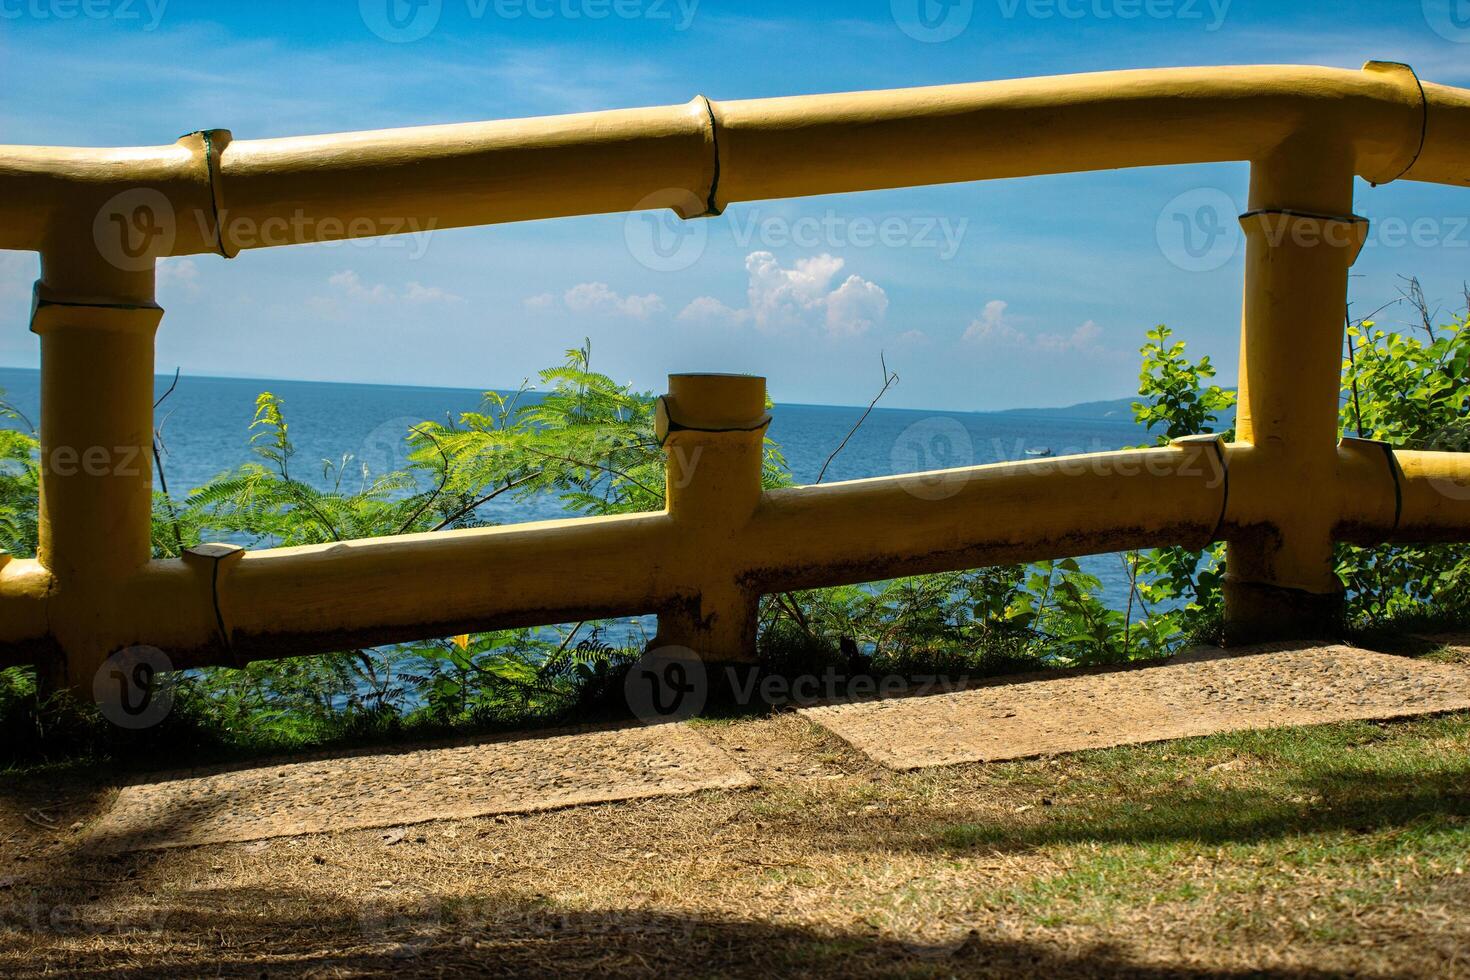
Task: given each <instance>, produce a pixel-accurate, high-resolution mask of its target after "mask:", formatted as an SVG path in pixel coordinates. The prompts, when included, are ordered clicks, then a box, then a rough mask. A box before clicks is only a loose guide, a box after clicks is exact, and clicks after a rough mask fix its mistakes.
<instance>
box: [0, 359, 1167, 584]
mask: <svg viewBox="0 0 1470 980" xmlns="http://www.w3.org/2000/svg"><path fill="white" fill-rule="evenodd" d="M172 380H173V379H172V378H167V377H160V378H159V379H158V382H157V391H158V394H159V395H162V394H163V392H164V391H165V390H167V388H168V386H169V384H170V383H171V382H172ZM0 389H4V390H5V392H6V399H7V400H8V401H10V402H11V403H12V404H14V405H15V406H16V407H17V408H19V409H20V410H21V411H22V412H25V413H26V414H27V415H29V416H30V417H31V419H32V420H34V419H36V418H37V413H38V405H39V395H40V391H39V376H38V374H37V372H35V371H28V370H20V369H14V368H0ZM262 391H271V392H274V393H275V394H276V395H278V396H280V397H281V398H282V399H283V400H284V406H285V412H286V417H287V421H288V422H289V424H290V426H291V437H292V441H293V442H294V443H295V445H296V449H297V455H296V457H295V459H294V461H293V466H294V467H295V471H294V473H293V475H295V476H297V477H299V478H301V479H307V480H311V481H312V482H316V483H321V482H322V480H323V466H322V461H323V460H334V461H335V460H340V459H341V457H342V456H343V454H351V455H352V456H353V457H355V458H356V460H359V461H361V462H362V463H365V464H366V465H367V466H368V467H369V468H370V469H371V471H372V472H374V473H382V472H385V471H387V470H389V469H394V468H398V467H401V466H403V465H404V464H405V462H406V453H405V448H406V447H405V444H404V442H403V436H404V434H405V433H406V432H407V431H408V429H409V427H410V426H412V425H414V424H415V423H418V422H421V421H423V420H425V419H438V420H443V419H445V418H446V417H452V416H455V415H457V414H459V413H461V412H466V411H473V410H475V409H477V408H479V407H480V405H481V397H482V393H481V392H479V391H471V390H463V389H452V388H408V387H390V386H382V385H348V384H327V383H315V382H302V381H261V380H250V379H236V378H201V377H184V378H181V379H180V381H179V384H178V387H177V389H176V390H175V391H174V393H173V394H172V395H171V396H170V397H169V398H168V399H167V401H166V402H165V403H164V404H163V406H162V408H161V409H160V411H159V413H158V414H159V423H160V424H161V425H162V428H163V435H164V443H165V445H166V447H167V455H166V456H165V457H164V472H165V476H166V477H167V480H168V484H169V488H170V490H171V491H173V492H175V493H178V492H180V491H187V490H190V489H193V488H194V487H197V486H199V485H201V484H203V483H205V482H207V481H208V480H209V479H211V478H212V477H214V476H217V475H219V474H221V473H224V472H227V471H229V470H230V469H232V468H233V467H235V466H238V465H239V464H240V463H244V462H247V461H249V460H250V459H252V458H253V457H252V453H251V451H250V444H249V439H250V433H249V425H250V422H251V420H252V418H253V417H254V414H255V398H256V396H257V395H258V394H259V393H260V392H262ZM1059 400H1063V399H1059ZM862 413H863V409H862V408H846V407H833V406H821V405H778V406H777V407H776V409H775V412H774V421H773V422H772V425H771V437H772V438H773V439H775V440H776V441H777V442H778V443H780V445H781V448H782V450H783V451H784V452H785V454H786V460H787V463H788V464H789V465H790V467H791V469H792V472H793V474H794V475H795V477H796V480H797V482H798V483H811V482H813V481H815V480H816V478H817V474H818V473H819V472H820V470H821V468H822V466H823V464H824V463H825V462H826V460H827V458H828V456H829V455H831V453H832V452H833V451H834V450H835V449H836V448H837V447H838V445H840V444H841V442H842V440H843V438H844V437H845V436H846V435H847V434H848V432H849V430H851V429H852V426H853V425H854V424H855V423H856V422H857V420H858V419H859V417H861V415H862ZM1148 441H1150V439H1149V437H1148V436H1147V435H1146V434H1145V433H1144V432H1143V431H1142V430H1141V429H1140V428H1139V427H1137V426H1136V425H1135V424H1134V423H1133V422H1132V421H1131V419H1127V418H1126V417H1119V418H1108V419H1101V420H1090V419H1065V418H1056V417H1052V416H1025V415H1020V414H1011V413H978V412H977V413H963V412H927V411H919V410H911V409H886V408H877V409H874V410H873V412H872V414H870V415H869V416H868V418H867V420H866V421H865V422H864V423H863V425H862V427H861V428H860V429H859V430H858V431H857V432H856V433H855V434H854V435H853V436H852V438H851V439H850V440H849V442H848V443H847V446H846V448H844V449H843V451H842V453H841V454H840V455H839V456H838V457H837V458H836V459H835V460H834V461H833V462H832V464H831V465H830V467H829V468H828V470H827V473H826V476H825V478H824V482H828V483H831V482H834V481H837V480H851V479H860V478H863V477H872V476H888V475H891V474H896V473H911V472H916V471H920V470H926V469H936V468H942V467H949V466H966V465H972V464H979V463H993V462H1002V461H1006V460H1015V459H1022V458H1025V453H1026V450H1027V449H1032V448H1043V447H1044V448H1049V449H1051V450H1053V451H1054V452H1055V453H1056V454H1057V455H1063V454H1066V453H1079V452H1097V451H1102V450H1108V449H1120V448H1123V447H1125V446H1130V445H1138V444H1140V443H1144V442H1148ZM354 470H356V464H354ZM481 516H482V517H483V518H485V519H487V520H493V521H495V522H497V523H514V522H520V521H530V520H542V519H547V518H553V517H558V516H562V511H561V509H560V507H559V505H558V503H557V502H556V501H555V500H553V499H540V500H533V501H524V502H523V501H511V500H509V499H508V496H507V497H501V498H499V499H498V500H497V501H495V502H494V503H493V504H492V505H490V506H489V507H486V508H485V509H483V510H482V512H481ZM1083 564H1084V567H1085V568H1086V569H1087V570H1088V571H1089V572H1091V573H1092V574H1094V575H1097V576H1098V577H1099V578H1101V579H1102V580H1103V582H1104V584H1105V587H1106V595H1105V598H1107V599H1108V600H1109V601H1114V602H1121V601H1122V600H1123V599H1124V598H1125V596H1126V591H1125V590H1126V584H1125V583H1126V580H1125V579H1124V577H1123V574H1122V567H1121V564H1120V563H1119V561H1118V559H1117V558H1116V557H1115V556H1099V557H1095V558H1092V559H1088V560H1086V561H1085V562H1084V563H1083Z"/></svg>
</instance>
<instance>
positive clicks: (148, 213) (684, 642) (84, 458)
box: [0, 62, 1470, 689]
mask: <svg viewBox="0 0 1470 980" xmlns="http://www.w3.org/2000/svg"><path fill="white" fill-rule="evenodd" d="M1218 161H1248V162H1249V163H1250V164H1251V186H1250V203H1249V211H1248V213H1247V214H1246V215H1244V216H1242V225H1243V227H1244V230H1245V234H1246V241H1247V257H1246V267H1247V268H1246V287H1245V309H1244V316H1243V329H1242V346H1241V352H1242V356H1241V365H1240V374H1241V405H1240V412H1239V425H1238V433H1239V435H1238V441H1237V442H1235V443H1233V444H1230V445H1224V444H1223V443H1220V442H1218V441H1216V440H1214V439H1213V438H1198V439H1189V440H1181V441H1179V442H1177V443H1176V444H1174V445H1172V446H1168V447H1163V448H1158V449H1148V450H1137V451H1125V452H1116V453H1103V454H1096V455H1091V456H1081V457H1067V458H1062V459H1048V460H1040V461H1032V462H1026V463H1013V464H999V465H994V466H980V467H972V468H967V469H962V470H953V471H944V472H940V473H931V474H923V475H920V476H907V477H890V478H883V479H875V480H861V481H855V482H850V483H839V484H832V485H827V486H820V487H799V488H794V489H787V490H778V491H771V492H766V493H762V491H761V488H760V457H761V439H762V435H763V433H764V429H765V426H766V424H767V422H768V421H769V419H768V416H767V415H766V414H765V396H766V392H765V383H764V380H763V379H760V378H751V377H733V376H723V375H672V376H671V377H670V390H669V394H668V395H667V396H666V397H665V398H664V399H663V400H662V401H661V403H660V424H659V430H660V436H661V438H663V439H664V440H665V446H666V449H667V450H668V456H669V474H668V476H669V494H668V496H669V500H668V508H667V510H666V511H665V512H663V513H656V514H644V515H636V516H629V517H613V518H592V519H585V520H566V521H554V522H549V523H539V524H527V525H520V526H513V527H499V528H490V529H483V530H468V531H453V532H444V533H438V534H421V535H408V536H403V537H395V538H383V539H373V540H366V541H351V542H345V543H340V544H331V545H319V546H312V547H304V548H284V549H274V550H265V551H253V552H244V551H241V550H240V549H236V548H231V547H227V546H204V547H201V548H197V549H194V550H193V551H191V552H190V553H189V554H188V555H186V556H185V557H184V558H183V559H180V560H169V561H160V560H155V559H153V558H152V557H151V547H150V536H149V520H150V512H151V499H152V476H151V470H150V466H149V453H148V448H149V446H150V445H151V433H152V404H151V396H152V383H153V338H154V333H155V331H156V329H157V327H158V325H159V322H160V320H161V317H162V310H161V309H159V307H158V306H157V304H156V302H155V301H154V263H155V261H156V260H157V259H158V258H161V257H164V256H169V255H187V254H196V253H207V252H216V253H219V254H222V255H225V256H233V255H235V254H238V253H239V252H240V251H241V250H244V249H247V248H259V247H269V246H275V245H286V244H296V243H301V242H318V241H329V240H336V239H343V238H352V237H365V236H371V235H385V234H395V233H400V232H405V231H423V230H428V229H442V228H451V227H460V226H468V225H482V224H492V223H497V222H506V221H520V220H530V219H537V218H548V217H557V216H565V215H576V214H593V213H608V212H619V211H628V210H637V209H646V208H665V207H666V208H673V209H674V210H675V211H677V212H678V213H679V214H680V215H681V216H683V217H687V218H694V217H699V216H704V215H713V214H718V213H719V212H720V211H721V210H722V209H723V208H724V207H725V206H726V205H728V204H730V203H733V202H739V201H751V200H760V199H767V198H779V197H795V196H802V195H810V194H821V193H834V192H845V191H860V190H876V189H881V188H892V187H902V186H912V185H919V184H934V183H945V182H953V181H968V180H981V179H990V178H1001V177H1020V176H1028V175H1036V174H1049V173H1064V172H1082V171H1091V170H1102V169H1110V168H1118V167H1141V166H1156V165H1163V164H1190V163H1208V162H1218ZM1355 177H1363V178H1365V179H1367V180H1369V181H1371V182H1372V183H1374V184H1381V183H1386V182H1388V181H1392V180H1395V179H1408V180H1419V181H1428V182H1433V183H1441V184H1451V185H1457V186H1470V91H1466V90H1463V89H1457V88H1450V87H1446V86H1441V85H1435V84H1431V83H1427V82H1425V83H1421V82H1420V80H1419V79H1418V78H1417V77H1416V76H1415V74H1414V72H1413V71H1412V70H1411V69H1410V68H1408V67H1407V66H1404V65H1398V64H1390V63H1380V62H1370V63H1369V64H1368V65H1367V66H1366V67H1365V68H1364V69H1363V70H1362V71H1357V72H1354V71H1344V70H1338V69H1328V68H1314V67H1294V66H1257V67H1237V68H1185V69H1165V70H1152V71H1127V72H1108V73H1099V74H1088V75H1072V76H1061V77H1053V78H1034V79H1018V80H1010V81H997V82H984V83H977V84H971V85H951V86H940V87H933V88H919V89H905V90H894V91H884V92H859V93H849V94H844V95H825V96H803V97H797V98H783V99H762V100H753V101H741V102H712V101H710V100H708V99H705V98H703V97H700V98H696V99H695V100H694V101H693V102H691V103H689V104H687V105H683V106H669V107H662V108H652V109H637V110H619V111H612V112H599V113H588V114H581V115H569V116H558V117H551V118H544V119H525V120H511V121H503V122H491V123H472V124H465V125H452V126H432V127H425V128H420V129H402V130H389V131H382V132H368V133H351V134H341V135H335V136H318V137H298V138H290V139H270V140H248V141H247V140H234V139H232V137H231V135H230V134H229V133H228V132H227V131H224V130H207V131H201V132H196V133H193V134H191V135H189V136H185V137H184V138H182V139H180V140H179V141H178V142H177V143H175V144H172V145H170V146H162V147H146V148H133V149H116V150H102V149H75V148H55V147H17V146H0V248H7V249H29V250H35V251H39V252H40V253H41V259H42V275H41V280H40V281H39V282H38V283H37V285H36V298H35V305H34V309H33V317H32V329H33V330H34V331H35V332H36V333H37V334H39V335H40V337H41V356H42V411H41V440H42V454H43V465H42V484H41V538H40V553H39V555H38V557H37V559H36V560H9V559H7V558H6V557H5V556H3V555H0V664H6V663H36V664H38V665H39V666H40V667H41V668H42V669H43V670H45V671H46V672H48V673H49V674H51V675H52V676H53V677H54V678H55V680H56V681H58V682H59V683H63V684H66V685H69V686H72V687H76V688H84V689H85V688H90V682H91V678H92V675H93V673H94V672H95V671H96V670H97V668H98V666H99V665H100V664H101V663H102V662H103V661H104V660H105V659H106V658H107V657H108V656H109V654H111V653H112V652H114V651H116V650H118V649H120V648H123V647H126V646H129V645H134V644H150V645H153V646H157V647H159V648H161V649H162V650H164V651H165V652H167V653H168V654H169V656H170V657H171V658H172V659H173V661H174V663H175V664H177V665H179V666H187V665H201V664H212V663H228V664H237V663H242V662H245V661H248V660H252V659H264V658H276V657H284V656H291V655H296V654H309V653H317V652H325V651H329V650H333V649H340V648H341V647H343V646H344V645H347V644H357V645H361V644H374V643H384V642H392V641H403V640H411V639H420V638H427V637H434V636H444V635H449V634H453V633H460V632H465V631H472V630H482V629H489V628H495V627H504V626H512V625H535V624H542V623H552V622H562V621H568V620H573V619H586V618H594V617H603V616H621V615H631V614H638V613H648V612H656V613H658V614H659V635H658V637H657V638H656V640H655V641H654V642H655V644H658V645H661V646H666V647H677V648H687V649H689V650H693V651H695V652H696V653H698V654H699V655H701V656H704V657H706V658H712V659H717V660H736V661H740V660H745V661H748V660H750V659H751V658H753V656H754V641H755V608H756V602H757V599H758V598H759V596H760V595H761V594H763V593H767V592H771V591H775V590H782V589H791V588H801V587H815V586H823V585H836V584H841V583H849V582H860V581H868V580H873V579H878V578H883V577H888V576H893V575H899V574H907V573H917V572H926V571H937V570H942V569H954V568H966V567H977V566H982V565H987V564H995V563H1002V562H1013V561H1025V560H1035V559H1043V558H1051V557H1063V556H1067V555H1077V554H1087V553H1095V552H1101V551H1108V550H1114V549H1124V548H1142V547H1152V546H1162V545H1167V544H1188V545H1194V546H1202V545H1203V544H1205V543H1207V542H1210V541H1214V540H1221V539H1223V540H1226V541H1227V542H1229V546H1230V562H1229V579H1228V581H1227V584H1226V601H1227V620H1228V630H1229V633H1230V635H1231V636H1232V637H1233V638H1237V639H1246V638H1261V637H1276V636H1289V635H1303V634H1313V633H1321V632H1323V631H1325V630H1330V629H1331V628H1332V624H1333V622H1334V618H1335V617H1336V616H1337V614H1338V613H1339V611H1340V608H1341V602H1342V595H1341V588H1340V585H1339V584H1338V582H1337V579H1336V578H1335V576H1334V575H1333V572H1332V545H1333V543H1334V542H1336V541H1352V542H1356V543H1373V542H1384V541H1426V540H1434V541H1448V540H1467V539H1470V455H1464V454H1451V453H1434V452H1414V451H1409V450H1404V449H1394V448H1392V447H1385V446H1381V445H1379V444H1375V443H1367V442H1364V441H1362V440H1352V439H1347V440H1339V438H1338V435H1337V393H1338V377H1339V371H1340V367H1341V348H1342V339H1343V338H1342V330H1343V309H1344V304H1345V301H1346V292H1347V274H1348V268H1349V266H1350V265H1351V264H1352V262H1353V261H1354V260H1355V258H1356V256H1357V252H1358V250H1359V248H1360V247H1361V245H1362V242H1363V238H1364V235H1365V233H1366V222H1365V221H1364V220H1363V219H1361V218H1358V217H1356V216H1355V215H1354V214H1353V181H1354V178H1355Z"/></svg>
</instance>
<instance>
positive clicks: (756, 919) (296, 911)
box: [0, 714, 1470, 977]
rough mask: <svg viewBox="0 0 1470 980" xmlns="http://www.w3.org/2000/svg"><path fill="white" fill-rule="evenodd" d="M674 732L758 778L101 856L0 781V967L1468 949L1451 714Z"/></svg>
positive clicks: (779, 725)
mask: <svg viewBox="0 0 1470 980" xmlns="http://www.w3.org/2000/svg"><path fill="white" fill-rule="evenodd" d="M700 731H701V732H702V733H703V734H704V735H706V737H709V738H711V739H713V740H714V741H716V742H718V743H719V744H720V745H721V746H722V747H724V748H725V749H726V750H728V751H730V752H731V753H732V755H734V757H735V758H737V759H738V760H739V761H740V762H741V764H742V765H743V766H744V767H745V768H746V769H747V771H749V772H750V773H751V774H752V775H753V776H755V777H756V779H757V780H758V781H759V782H760V784H761V786H760V788H759V789H757V790H755V791H752V792H741V793H723V792H715V793H704V794H699V795H696V796H693V797H688V798H682V799H660V800H647V801H641V802H631V803H625V804H610V805H603V806H594V807H581V808H576V809H570V810H563V811H557V812H551V813H541V814H534V815H528V816H502V817H495V818H484V819H477V820H466V821H454V822H441V823H433V824H428V825H424V826H420V827H413V828H405V829H404V830H402V831H388V832H382V831H352V832H347V833H342V834H335V835H315V836H309V837H298V838H290V839H285V840H278V841H270V842H261V843H258V844H244V845H228V846H220V847H204V848H197V849H191V850H184V851H178V852H170V853H167V854H165V855H161V856H160V855H149V854H129V855H123V856H121V857H118V858H116V859H103V858H98V857H91V856H88V855H87V854H86V853H84V852H82V851H80V850H78V849H77V847H76V846H75V844H76V841H77V838H78V836H79V834H80V831H77V830H72V829H70V828H71V826H72V824H74V823H76V822H77V821H78V820H80V821H82V822H83V823H85V820H86V819H89V818H90V815H91V814H93V813H95V812H96V808H97V807H98V806H99V805H100V804H99V803H98V802H97V800H96V799H95V798H93V797H86V798H80V802H76V803H75V804H73V808H72V809H67V808H66V807H65V806H63V807H61V808H59V809H55V810H53V811H51V812H52V814H53V815H54V816H55V817H56V818H57V819H56V821H55V824H56V826H55V827H53V828H47V827H43V826H38V825H37V824H35V823H32V822H29V821H26V820H24V819H20V820H19V822H18V823H17V822H16V821H15V819H14V814H15V812H17V808H18V807H20V808H23V807H25V806H26V805H28V804H33V803H34V801H35V799H36V795H35V794H37V793H41V794H42V795H45V794H46V793H51V794H53V795H56V794H63V795H60V796H59V797H58V798H59V799H62V800H68V799H71V800H77V799H79V798H78V797H76V795H75V790H76V787H75V786H73V787H72V788H71V791H72V792H73V795H72V796H70V797H68V796H65V795H64V788H57V787H55V786H53V787H52V788H51V789H48V790H45V791H42V790H37V789H36V788H35V787H34V786H31V785H30V784H24V785H7V786H5V787H4V798H5V799H6V800H7V805H6V807H5V808H4V810H3V812H4V813H5V814H8V815H7V816H5V817H4V819H3V821H0V841H6V845H5V854H4V856H3V857H0V880H6V883H5V884H4V885H3V886H0V973H14V974H19V975H36V974H40V973H43V972H45V971H48V970H49V971H52V972H65V973H70V974H82V975H86V974H94V975H95V974H102V973H106V974H107V975H108V976H130V975H137V976H143V975H156V974H158V973H159V972H180V973H188V974H199V973H209V974H216V973H219V974H223V975H247V974H248V975H252V976H257V975H260V974H261V973H262V972H269V973H271V974H277V975H279V974H300V975H313V976H351V975H365V974H370V973H379V972H384V971H391V972H393V973H396V974H399V975H402V976H420V975H422V976H438V975H445V974H453V973H457V972H463V971H466V970H475V971H479V972H494V973H498V974H507V975H530V974H541V973H545V972H547V971H554V972H570V971H576V972H584V973H591V974H602V975H636V976H657V975H663V974H667V973H671V972H678V973H683V974H689V975H695V976H717V975H732V974H733V975H770V974H771V973H773V972H785V971H794V970H802V971H806V972H811V973H815V974H817V975H832V976H837V975H842V976H849V975H900V976H952V975H955V974H974V973H994V974H1009V973H1025V974H1034V973H1038V972H1040V973H1047V974H1052V975H1055V976H1094V975H1099V976H1100V975H1111V974H1118V973H1123V972H1127V973H1141V974H1143V975H1150V974H1153V975H1157V976H1160V977H1163V976H1177V975H1180V974H1195V975H1220V974H1228V973H1232V972H1235V971H1249V970H1269V971H1275V972H1281V973H1288V974H1292V975H1314V974H1315V973H1316V972H1317V971H1322V972H1324V973H1326V972H1342V971H1359V972H1363V973H1367V974H1382V975H1406V974H1407V975H1421V976H1448V975H1455V974H1456V973H1457V972H1459V973H1463V972H1465V971H1466V970H1467V969H1470V966H1467V961H1466V959H1465V956H1466V954H1465V952H1464V951H1465V950H1470V886H1467V878H1466V875H1465V868H1466V864H1467V862H1470V715H1467V714H1459V715H1452V716H1447V717H1443V718H1438V719H1430V720H1421V721H1416V722H1407V723H1399V724H1386V725H1377V724H1346V725H1334V726H1326V727H1321V728H1311V729H1285V730H1279V731H1272V732H1254V733H1240V734H1233V735H1225V736H1218V737H1212V738H1203V739H1191V740H1186V741H1181V742H1173V743H1162V744H1156V745H1148V746H1139V747H1132V748H1122V749H1112V750H1106V751H1097V752H1090V753H1083V754H1079V755H1074V756H1068V757H1063V758H1056V759H1042V760H1035V761H1029V762H1015V763H1005V764H997V765H971V766H959V767H954V768H950V769H938V770H926V771H922V772H914V773H903V774H897V773H892V772H888V771H886V770H883V769H882V768H880V767H878V766H876V765H874V764H873V763H871V762H870V761H868V760H867V759H866V758H865V757H863V756H861V755H859V754H858V753H856V752H853V751H852V750H850V749H849V748H848V747H846V746H845V745H844V744H843V743H842V742H840V741H838V740H837V739H835V738H833V737H832V736H831V735H829V734H827V733H826V732H825V731H823V730H822V729H820V728H817V727H815V726H813V725H811V724H810V723H808V722H806V721H805V720H803V719H801V718H799V717H797V716H795V715H783V716H778V717H774V718H768V719H760V720H747V721H736V722H723V723H706V724H702V725H701V726H700ZM27 793H29V794H31V796H29V797H27V796H26V795H25V794H27ZM21 812H24V811H23V810H22V811H21Z"/></svg>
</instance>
